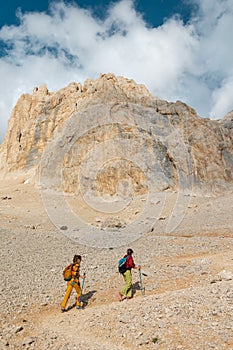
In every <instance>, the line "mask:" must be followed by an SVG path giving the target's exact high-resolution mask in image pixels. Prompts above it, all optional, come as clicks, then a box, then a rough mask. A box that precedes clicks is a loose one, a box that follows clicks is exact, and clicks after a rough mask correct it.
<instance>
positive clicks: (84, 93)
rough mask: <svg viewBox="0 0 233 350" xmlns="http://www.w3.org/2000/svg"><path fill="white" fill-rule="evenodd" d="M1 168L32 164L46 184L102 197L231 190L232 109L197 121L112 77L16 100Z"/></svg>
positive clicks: (186, 110)
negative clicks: (213, 118)
mask: <svg viewBox="0 0 233 350" xmlns="http://www.w3.org/2000/svg"><path fill="white" fill-rule="evenodd" d="M0 161H1V163H0V164H1V169H2V170H4V171H6V172H15V171H18V170H22V171H27V170H30V169H37V171H39V173H40V175H41V174H42V178H43V182H44V185H45V186H52V187H54V188H58V187H62V189H63V190H64V191H65V192H68V193H74V192H75V191H77V188H79V190H80V191H81V192H83V193H84V192H85V193H87V192H88V193H89V194H90V193H92V192H98V193H100V194H101V195H102V196H113V195H115V194H116V193H120V194H121V196H123V197H124V196H128V195H129V194H136V195H143V194H145V193H146V192H147V191H148V190H149V189H150V188H153V189H155V190H156V191H157V190H158V191H161V190H165V189H169V188H170V189H173V190H176V189H180V188H183V189H188V190H192V191H193V190H195V191H199V190H201V191H202V190H204V191H212V192H213V191H214V192H218V191H223V190H229V189H232V187H233V113H232V112H231V113H229V114H228V115H227V116H226V117H225V118H223V119H222V120H221V121H211V120H209V119H203V118H200V117H199V116H198V115H197V114H196V112H195V111H194V110H193V109H192V108H190V107H189V106H187V105H186V104H184V103H182V102H180V101H177V102H176V103H168V102H167V101H162V100H159V99H158V98H156V97H153V96H152V95H151V94H150V93H149V91H148V90H147V89H146V87H145V86H143V85H137V84H136V83H135V82H134V81H132V80H129V79H125V78H123V77H115V76H114V75H113V74H104V75H101V76H100V77H99V79H97V80H95V81H94V80H90V79H88V80H87V81H86V82H85V83H84V86H81V84H79V83H71V84H69V85H68V86H67V87H66V88H64V89H62V90H59V91H57V92H53V93H51V92H49V91H48V90H47V88H46V86H42V87H39V88H35V89H34V91H33V94H32V95H29V94H25V95H22V96H21V97H20V99H19V100H18V102H17V104H16V106H15V108H14V110H13V113H12V116H11V118H10V121H9V125H8V131H7V134H6V138H5V140H4V142H3V144H2V146H1V148H0Z"/></svg>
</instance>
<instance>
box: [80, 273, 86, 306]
mask: <svg viewBox="0 0 233 350" xmlns="http://www.w3.org/2000/svg"><path fill="white" fill-rule="evenodd" d="M85 276H86V273H85V272H84V273H83V277H84V278H83V281H82V287H81V295H80V303H82V299H83V291H84V282H85Z"/></svg>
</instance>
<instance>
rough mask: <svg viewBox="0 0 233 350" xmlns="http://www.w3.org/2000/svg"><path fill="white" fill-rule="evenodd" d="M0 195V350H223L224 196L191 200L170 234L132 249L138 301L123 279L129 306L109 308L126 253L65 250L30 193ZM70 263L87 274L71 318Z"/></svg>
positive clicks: (227, 300)
mask: <svg viewBox="0 0 233 350" xmlns="http://www.w3.org/2000/svg"><path fill="white" fill-rule="evenodd" d="M6 185H7V184H5V186H4V188H1V194H0V197H1V202H0V203H1V211H0V213H1V216H0V218H1V230H0V233H1V275H2V282H3V283H2V284H1V338H0V339H1V340H0V344H1V346H0V348H1V349H20V350H21V349H22V350H23V349H38V350H43V349H52V350H58V349H60V350H62V349H64V350H69V349H70V350H73V349H85V350H86V349H90V350H95V349H103V350H104V349H119V350H121V349H122V350H123V349H166V350H168V349H171V350H175V349H179V350H181V349H185V350H186V349H192V350H194V349H198V350H200V349H203V350H206V349H221V350H222V349H229V350H230V349H233V317H232V314H233V267H232V266H233V251H232V247H233V231H232V215H231V213H232V207H231V205H232V200H231V199H232V197H231V196H230V195H228V196H227V197H225V198H223V197H218V198H217V197H214V198H206V199H203V198H200V199H198V198H197V197H195V198H193V199H192V201H191V204H190V209H189V210H188V212H187V214H186V216H185V218H184V220H183V221H182V223H181V225H180V226H179V229H177V230H176V231H175V232H174V233H172V234H169V235H168V234H167V235H166V234H162V232H163V225H164V224H165V220H158V221H157V225H156V230H157V231H156V230H153V231H151V232H147V233H145V234H144V235H143V236H142V237H141V238H140V239H138V240H136V241H134V242H132V243H131V244H130V246H131V247H132V248H133V250H134V252H135V254H134V259H135V262H136V263H137V264H141V265H142V271H143V272H144V274H146V276H145V275H143V286H144V287H145V295H144V296H143V295H142V293H141V291H140V289H139V274H138V271H133V281H134V292H135V294H134V298H133V299H131V300H128V301H123V302H119V301H118V300H117V292H118V290H119V289H120V288H121V286H122V283H123V281H122V276H121V275H119V273H118V272H117V261H118V259H119V257H121V256H122V254H124V253H125V250H126V248H127V247H128V246H121V247H115V248H94V247H88V246H86V245H80V244H74V242H73V241H72V240H69V239H68V238H67V237H66V236H65V235H64V234H63V232H62V230H58V229H57V228H56V227H54V226H53V224H52V223H51V222H50V221H49V219H48V217H47V216H46V212H45V211H44V208H43V204H42V202H41V199H40V193H39V191H35V189H34V188H33V187H32V186H30V184H23V183H22V182H20V183H19V182H18V181H16V183H14V182H11V184H10V183H9V187H7V186H6ZM6 197H7V198H6ZM22 201H24V203H25V204H24V206H22V205H20V203H22ZM224 203H225V204H226V207H225V210H224V213H223V215H224V219H225V220H224V225H223V222H222V216H220V215H219V214H218V213H219V211H220V208H221V206H223V204H224ZM208 208H211V216H207V215H206V211H208ZM167 214H169V212H167ZM19 222H20V224H18V223H19ZM195 225H196V226H195ZM218 225H219V226H218ZM200 226H202V228H203V230H202V231H201V229H200ZM194 232H196V233H194ZM75 253H79V254H81V255H82V257H83V262H82V266H81V268H82V271H85V272H86V273H87V279H86V281H85V289H84V296H83V301H84V308H83V310H77V309H76V308H72V304H73V303H74V301H75V294H72V296H71V299H70V304H69V305H70V306H71V308H70V310H69V311H68V312H66V313H61V312H60V302H61V300H62V298H63V295H64V292H65V288H66V284H65V282H64V281H63V279H62V270H63V268H64V266H66V264H68V263H69V260H70V259H72V257H73V255H74V254H75Z"/></svg>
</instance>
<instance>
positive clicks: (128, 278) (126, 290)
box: [120, 270, 132, 298]
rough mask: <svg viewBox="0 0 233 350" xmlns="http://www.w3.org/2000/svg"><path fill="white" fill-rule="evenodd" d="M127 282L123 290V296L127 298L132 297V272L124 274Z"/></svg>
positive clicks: (128, 271)
mask: <svg viewBox="0 0 233 350" xmlns="http://www.w3.org/2000/svg"><path fill="white" fill-rule="evenodd" d="M123 276H124V280H125V286H124V287H123V288H122V289H121V292H120V293H121V295H123V296H124V297H126V296H127V298H131V297H132V275H131V271H130V270H126V272H125V273H124V274H123Z"/></svg>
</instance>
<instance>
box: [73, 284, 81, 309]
mask: <svg viewBox="0 0 233 350" xmlns="http://www.w3.org/2000/svg"><path fill="white" fill-rule="evenodd" d="M74 289H75V290H76V293H77V300H76V306H80V296H81V288H80V285H79V284H78V283H76V284H75V285H74Z"/></svg>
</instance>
